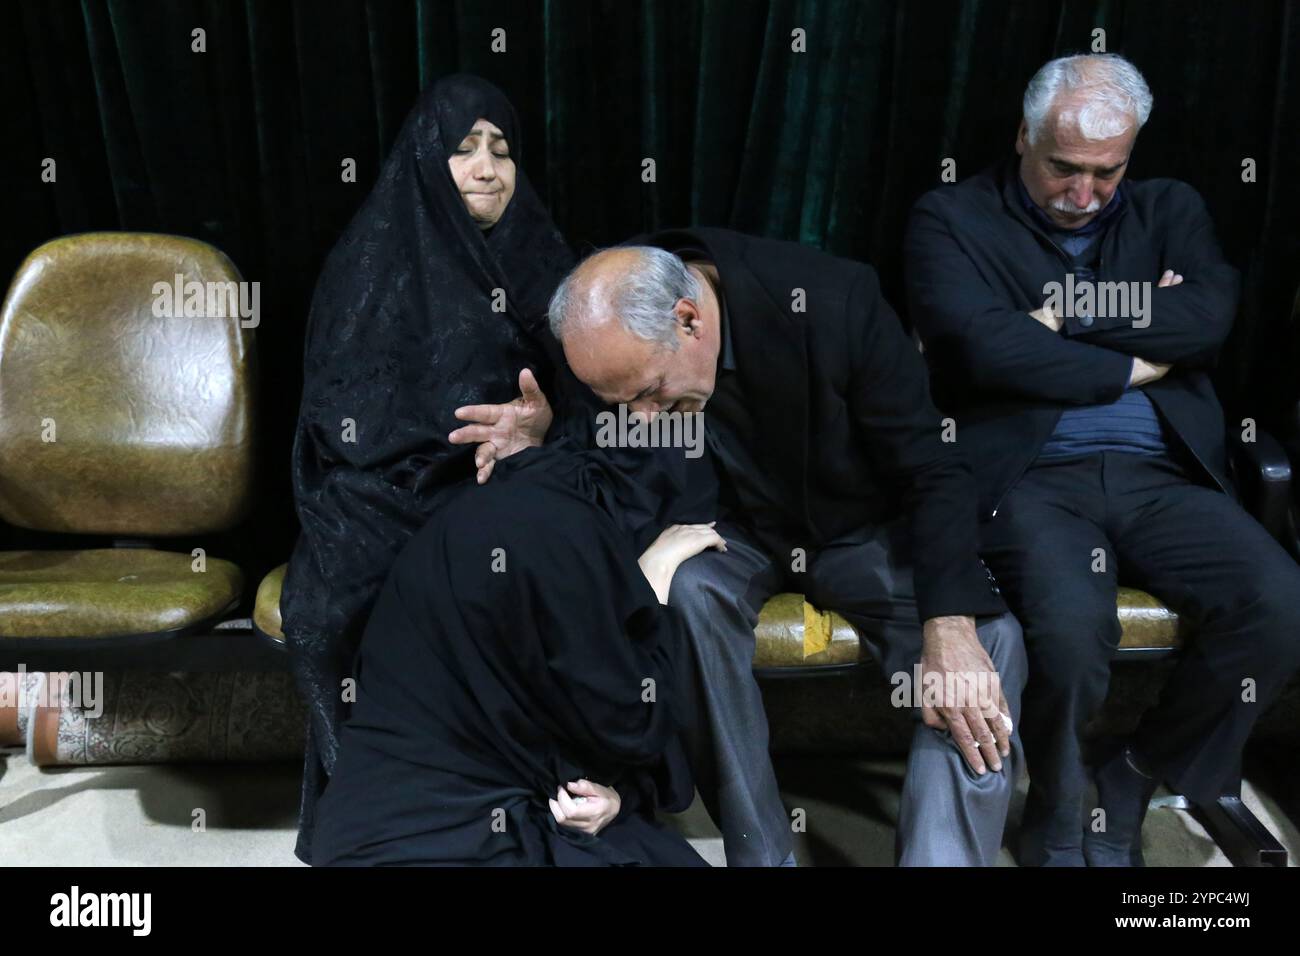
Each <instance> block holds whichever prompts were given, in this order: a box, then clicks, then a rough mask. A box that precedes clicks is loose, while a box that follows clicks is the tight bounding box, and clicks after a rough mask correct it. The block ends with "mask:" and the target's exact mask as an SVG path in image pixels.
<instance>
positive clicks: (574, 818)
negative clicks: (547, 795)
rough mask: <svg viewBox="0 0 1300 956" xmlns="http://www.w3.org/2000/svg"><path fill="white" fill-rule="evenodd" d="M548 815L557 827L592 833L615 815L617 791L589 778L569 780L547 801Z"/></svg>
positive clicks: (597, 830) (616, 814)
mask: <svg viewBox="0 0 1300 956" xmlns="http://www.w3.org/2000/svg"><path fill="white" fill-rule="evenodd" d="M547 802H548V803H549V804H550V805H551V815H552V816H553V817H555V822H556V823H559V824H560V825H561V826H566V827H573V829H575V830H581V831H582V832H583V833H590V834H591V835H592V836H595V835H596V834H597V833H599V832H600V831H601V830H603V829H605V827H607V826H609V825H610V824H611V823H613V822H614V819H615V818H616V817H617V816H618V811H619V807H621V806H622V802H621V801H620V800H619V797H618V791H617V790H615V789H614V788H613V787H602V786H601V785H600V784H598V783H592V782H591V781H590V780H585V779H584V780H573V781H571V782H569V783H567V784H565V785H564V786H563V787H560V788H559V789H558V790H557V791H556V792H555V799H554V800H549V801H547Z"/></svg>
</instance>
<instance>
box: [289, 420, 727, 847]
mask: <svg viewBox="0 0 1300 956" xmlns="http://www.w3.org/2000/svg"><path fill="white" fill-rule="evenodd" d="M647 500H648V499H647V498H646V497H645V496H644V493H642V492H640V491H639V490H638V488H637V486H634V485H631V484H629V483H627V482H626V481H624V480H623V479H621V478H620V477H619V474H618V473H617V472H615V471H612V470H611V469H610V468H609V466H608V465H607V464H606V463H605V459H603V458H601V457H599V456H598V455H597V454H596V453H592V452H578V451H577V450H576V449H575V448H574V447H572V446H570V443H569V442H568V441H561V442H558V443H555V444H552V445H548V446H545V447H543V448H535V449H529V450H527V451H524V452H521V453H520V454H518V455H515V456H514V457H512V458H510V459H507V460H505V461H503V462H501V463H500V464H498V465H497V470H496V472H495V474H494V475H493V477H492V479H491V481H489V482H488V483H487V484H486V485H483V486H478V485H475V484H474V483H473V482H472V481H469V482H467V483H465V484H464V485H463V486H461V487H459V488H456V489H452V490H450V491H449V492H448V493H447V494H445V495H444V496H443V498H442V500H441V501H440V502H439V505H438V507H437V508H436V509H435V510H434V513H433V515H432V517H431V518H430V520H429V522H428V523H427V524H426V525H424V527H423V528H422V529H421V530H420V531H419V532H418V533H417V534H416V535H415V537H414V538H412V539H411V541H410V542H409V543H408V544H407V545H406V547H405V548H404V549H403V551H402V553H401V554H400V555H399V557H398V559H397V562H396V564H395V565H394V567H393V570H392V573H391V574H390V575H389V576H388V579H387V580H386V582H385V584H384V586H383V589H382V591H381V592H380V596H379V600H378V602H377V604H376V605H375V609H374V611H373V613H372V614H371V615H370V618H369V621H368V623H367V626H366V631H365V635H364V637H363V639H362V642H361V651H360V655H359V657H358V664H357V672H356V676H357V699H356V703H355V704H354V705H353V707H352V713H351V716H350V717H349V719H348V721H347V722H346V723H345V725H344V728H343V732H342V736H341V742H340V753H339V758H338V762H337V764H336V766H335V770H334V773H333V775H332V776H331V778H330V782H329V785H328V787H327V788H326V790H325V794H324V796H323V797H322V799H321V801H320V804H319V807H318V813H317V821H316V834H315V841H314V843H313V847H312V859H313V862H314V863H315V864H316V865H331V864H332V865H339V864H343V865H421V864H424V865H430V864H450V865H456V864H487V865H543V866H544V865H556V866H599V865H621V864H645V865H664V866H682V865H695V866H700V865H704V861H703V860H702V859H701V858H700V857H699V856H698V855H697V854H696V853H695V851H694V850H692V849H691V847H690V845H689V844H687V843H686V841H685V840H684V839H682V838H681V837H680V836H678V835H677V834H675V833H673V832H671V831H669V830H666V829H664V828H662V827H661V826H659V825H658V824H656V823H655V820H654V813H655V810H656V808H661V809H664V810H668V811H679V810H684V809H685V808H686V807H687V806H688V805H689V804H690V801H691V798H692V794H693V786H692V781H691V778H690V773H689V770H688V768H687V765H686V761H685V757H684V754H683V751H682V749H681V745H680V743H679V741H678V736H677V735H678V729H679V726H681V725H683V724H684V723H685V722H686V721H688V720H689V719H690V708H691V707H692V700H693V680H694V675H693V673H692V671H691V669H690V668H691V663H690V662H691V656H690V649H689V646H688V645H687V644H686V642H685V635H684V634H683V633H682V630H681V627H682V625H681V622H680V620H679V619H678V617H677V614H676V612H675V611H674V610H672V609H671V608H669V607H667V606H666V605H665V604H663V603H661V602H666V601H667V594H668V587H669V584H670V582H671V579H672V575H673V572H674V571H675V570H676V568H677V566H678V565H679V564H680V563H681V562H682V561H684V560H685V559H686V558H688V557H690V556H692V555H694V554H698V553H699V552H701V551H703V550H704V549H706V548H709V547H714V548H719V549H723V550H725V545H724V544H723V542H722V540H721V539H720V538H719V537H718V535H717V533H716V532H714V531H713V529H712V527H711V526H708V525H676V526H673V527H670V528H669V529H668V530H667V531H665V532H664V533H663V534H661V535H659V536H658V538H657V539H656V540H655V541H654V543H653V544H651V545H650V547H649V548H648V549H646V550H645V552H644V553H643V554H642V555H641V558H640V561H639V563H638V558H637V554H638V552H639V551H640V546H641V544H643V543H644V542H645V541H646V539H648V538H649V537H651V536H652V535H653V534H654V531H655V530H656V529H657V525H656V523H655V521H654V515H653V512H654V510H655V507H654V506H653V505H652V504H651V505H647Z"/></svg>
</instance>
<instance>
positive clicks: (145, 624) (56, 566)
mask: <svg viewBox="0 0 1300 956" xmlns="http://www.w3.org/2000/svg"><path fill="white" fill-rule="evenodd" d="M193 562H194V558H192V557H191V556H190V555H189V554H188V553H177V552H172V551H153V550H149V549H146V548H98V549H92V550H86V551H6V552H0V637H14V638H26V637H62V638H69V637H75V638H88V639H93V638H97V637H116V636H122V635H128V634H157V633H162V632H166V631H173V630H177V629H179V628H184V627H188V626H192V625H195V624H199V623H201V622H203V621H206V620H210V619H212V618H215V617H217V616H218V615H220V614H221V613H222V612H223V611H225V610H226V609H227V608H228V607H230V606H231V605H232V604H234V603H235V602H236V601H238V599H239V595H240V592H241V591H242V589H243V574H242V573H241V572H240V570H239V568H238V567H237V566H236V565H234V564H231V563H230V562H229V561H219V560H216V559H213V558H206V559H205V565H204V570H202V571H196V570H194V568H193Z"/></svg>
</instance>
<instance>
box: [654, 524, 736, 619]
mask: <svg viewBox="0 0 1300 956" xmlns="http://www.w3.org/2000/svg"><path fill="white" fill-rule="evenodd" d="M715 524H717V522H716V521H710V522H709V523H708V524H674V525H669V526H668V527H667V528H665V529H664V531H663V533H662V534H661V535H659V537H657V538H655V540H654V544H652V545H650V547H648V548H646V549H645V554H643V555H641V559H640V560H639V561H638V562H637V564H639V565H640V566H641V573H642V574H644V575H645V578H646V580H647V581H649V582H650V586H651V587H652V588H654V590H655V594H656V595H657V596H658V598H659V603H660V604H667V603H668V589H669V588H670V587H671V586H672V583H673V575H674V574H676V573H677V568H678V567H679V566H680V565H681V563H682V562H683V561H685V560H686V559H687V558H693V557H695V555H697V554H699V553H700V552H701V551H704V550H706V549H707V548H713V549H715V550H717V551H726V550H727V542H725V541H723V540H722V536H721V535H719V534H718V532H716V531H714V530H713V526H714V525H715Z"/></svg>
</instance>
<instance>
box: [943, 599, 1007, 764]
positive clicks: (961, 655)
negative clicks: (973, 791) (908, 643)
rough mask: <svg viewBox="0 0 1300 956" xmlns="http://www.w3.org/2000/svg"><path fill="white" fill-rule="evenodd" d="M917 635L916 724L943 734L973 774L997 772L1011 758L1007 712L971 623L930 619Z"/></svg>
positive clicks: (998, 682)
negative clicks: (918, 701) (918, 702)
mask: <svg viewBox="0 0 1300 956" xmlns="http://www.w3.org/2000/svg"><path fill="white" fill-rule="evenodd" d="M922 635H923V647H922V651H921V679H922V682H923V683H922V694H923V697H922V707H921V719H922V720H923V721H924V722H925V724H926V726H927V727H933V728H935V729H936V730H944V729H946V730H947V731H948V732H949V733H950V734H951V735H952V739H953V743H955V744H956V745H957V749H958V750H960V751H961V754H962V757H964V758H965V760H966V763H967V764H969V765H970V768H971V769H972V770H974V771H975V772H976V773H981V774H982V773H986V772H987V770H988V768H989V767H990V766H991V767H992V768H993V769H994V770H1001V769H1002V758H1003V757H1006V756H1008V755H1009V754H1010V753H1011V718H1010V716H1009V715H1010V708H1009V707H1008V706H1007V699H1006V696H1005V695H1004V694H1003V693H1002V682H1001V680H1000V678H999V677H998V672H997V668H995V667H994V666H993V661H992V660H991V659H990V658H989V655H988V652H987V651H985V650H984V646H983V645H982V644H981V643H980V639H979V634H978V633H977V632H976V630H975V620H974V618H969V617H935V618H931V619H930V620H928V621H926V622H925V625H924V627H923V629H922ZM931 675H933V676H931ZM935 692H937V694H938V695H939V696H938V699H937V700H936V699H934V698H935Z"/></svg>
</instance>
